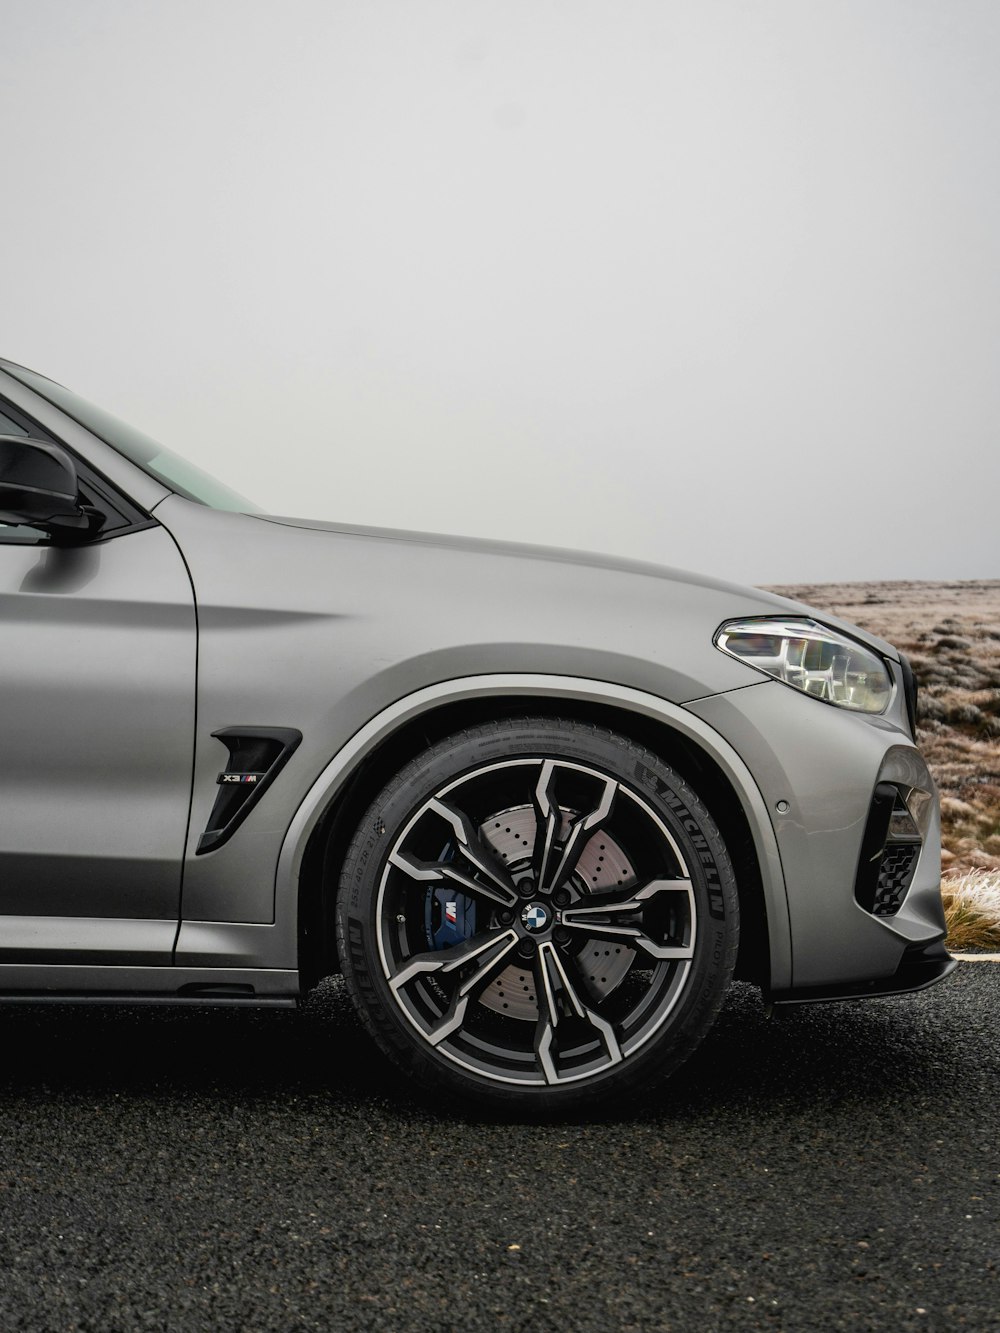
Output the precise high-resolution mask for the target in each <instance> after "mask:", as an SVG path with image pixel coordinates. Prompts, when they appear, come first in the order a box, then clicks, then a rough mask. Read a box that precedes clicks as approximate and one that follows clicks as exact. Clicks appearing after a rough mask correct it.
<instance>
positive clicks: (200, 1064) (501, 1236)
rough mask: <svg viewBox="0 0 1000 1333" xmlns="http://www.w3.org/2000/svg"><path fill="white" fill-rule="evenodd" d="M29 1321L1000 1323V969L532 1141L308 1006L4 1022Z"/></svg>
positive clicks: (2, 1098) (6, 1093)
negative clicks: (402, 1079) (639, 1108)
mask: <svg viewBox="0 0 1000 1333" xmlns="http://www.w3.org/2000/svg"><path fill="white" fill-rule="evenodd" d="M0 1023H2V1032H3V1044H2V1050H3V1060H2V1072H0V1154H2V1155H0V1329H3V1330H4V1333H7V1331H8V1330H13V1329H47V1330H48V1329H52V1330H56V1329H93V1330H101V1333H106V1331H107V1330H116V1329H123V1330H124V1329H128V1330H132V1329H146V1328H149V1329H188V1328H192V1329H212V1330H223V1329H281V1330H285V1329H297V1328H322V1329H337V1330H341V1329H343V1330H351V1329H362V1328H377V1329H379V1330H382V1329H441V1328H444V1329H449V1328H454V1329H466V1328H469V1329H472V1328H483V1329H486V1328H497V1329H510V1330H525V1331H527V1330H529V1329H530V1330H551V1329H558V1330H564V1329H565V1330H591V1329H593V1330H614V1329H641V1330H655V1329H683V1330H687V1329H692V1330H693V1329H697V1330H711V1329H718V1328H740V1329H751V1328H758V1327H760V1328H768V1329H771V1328H774V1329H785V1330H802V1329H826V1328H831V1329H838V1328H845V1329H851V1330H858V1329H873V1328H875V1329H881V1328H884V1329H893V1330H897V1329H920V1330H927V1329H942V1330H943V1329H946V1328H947V1329H952V1328H955V1327H967V1328H970V1329H977V1330H984V1329H991V1328H1000V1282H998V1274H1000V1145H998V1137H1000V1134H998V1131H1000V1112H998V1100H1000V1077H998V1076H1000V1055H998V1036H997V1034H998V1031H1000V966H997V965H993V964H987V963H974V964H966V965H964V966H962V967H960V969H959V971H958V973H957V974H956V975H955V976H954V977H952V978H950V979H949V980H947V981H946V982H944V983H943V984H942V985H941V986H939V987H938V988H937V989H936V990H932V991H929V992H926V993H925V994H922V995H918V996H912V997H907V998H905V999H899V1000H881V1001H869V1002H867V1003H865V1004H857V1005H827V1006H822V1007H817V1008H802V1009H798V1010H795V1011H793V1012H791V1013H789V1014H787V1015H785V1016H783V1017H781V1018H779V1019H775V1020H772V1021H768V1020H767V1019H766V1018H765V1016H764V1014H763V1011H762V1009H761V1006H760V1003H759V1000H758V998H757V996H756V993H755V992H753V991H751V990H749V989H748V988H745V987H740V988H738V989H737V990H735V991H734V992H733V995H732V997H731V1000H730V1002H729V1003H728V1004H727V1007H726V1009H725V1011H724V1013H723V1016H722V1018H721V1020H720V1023H719V1025H718V1027H717V1028H716V1030H715V1031H714V1033H713V1034H712V1036H711V1037H710V1038H709V1040H708V1041H707V1042H706V1043H705V1045H704V1046H703V1047H702V1048H701V1050H700V1051H699V1053H698V1055H697V1056H696V1057H695V1058H694V1060H693V1061H692V1062H691V1063H690V1064H689V1065H688V1066H687V1067H686V1069H685V1070H684V1071H683V1072H682V1074H681V1075H679V1076H678V1077H677V1078H675V1080H674V1082H673V1084H672V1085H671V1087H670V1090H669V1091H668V1092H667V1093H666V1094H664V1095H663V1096H662V1098H661V1100H660V1102H659V1104H658V1105H657V1107H656V1109H655V1110H653V1111H650V1110H647V1111H644V1112H642V1113H640V1114H639V1115H638V1117H637V1118H632V1119H628V1118H621V1119H619V1120H617V1121H613V1120H609V1119H606V1120H604V1121H602V1122H601V1123H576V1124H558V1125H551V1124H550V1125H545V1126H541V1127H532V1126H529V1125H523V1124H498V1123H489V1122H486V1121H483V1120H481V1119H472V1118H470V1117H468V1116H461V1115H459V1116H455V1115H454V1113H453V1112H452V1111H450V1109H449V1108H448V1107H447V1106H432V1105H429V1104H428V1103H427V1102H426V1101H420V1100H418V1099H415V1098H414V1097H412V1096H411V1095H409V1094H408V1093H407V1092H406V1091H405V1090H401V1089H400V1088H399V1087H398V1086H397V1084H396V1081H395V1078H394V1076H393V1074H392V1073H391V1072H390V1071H389V1070H388V1069H387V1067H386V1066H385V1065H384V1064H383V1063H382V1061H381V1059H380V1058H379V1057H378V1056H376V1055H375V1054H374V1053H373V1051H372V1049H371V1047H370V1046H369V1044H368V1041H367V1039H366V1038H365V1037H364V1035H363V1034H362V1032H361V1031H360V1029H359V1027H358V1026H357V1024H356V1022H355V1021H354V1018H353V1016H352V1015H351V1013H350V1011H349V1009H348V1007H347V1002H346V999H345V997H344V996H343V995H342V994H341V993H340V992H339V991H338V990H337V989H336V988H334V987H328V988H327V989H326V991H325V992H324V993H322V994H321V995H320V996H318V997H317V998H315V999H314V1000H313V1001H312V1002H311V1004H310V1006H309V1007H308V1009H307V1010H306V1011H305V1012H304V1013H301V1014H295V1013H291V1012H275V1013H259V1014H252V1013H247V1012H240V1013H234V1012H227V1011H219V1010H214V1011H206V1010H198V1011H194V1010H185V1011H177V1010H174V1011H168V1010H162V1011H155V1010H138V1009H132V1010H114V1009H104V1010H97V1009H86V1010H84V1009H77V1010H57V1009H52V1008H43V1007H31V1008H17V1009H7V1010H0Z"/></svg>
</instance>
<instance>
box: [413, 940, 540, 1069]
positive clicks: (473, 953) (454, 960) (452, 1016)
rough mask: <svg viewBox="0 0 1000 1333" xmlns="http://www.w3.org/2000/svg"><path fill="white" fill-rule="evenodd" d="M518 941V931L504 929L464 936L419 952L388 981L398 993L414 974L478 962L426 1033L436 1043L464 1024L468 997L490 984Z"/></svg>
mask: <svg viewBox="0 0 1000 1333" xmlns="http://www.w3.org/2000/svg"><path fill="white" fill-rule="evenodd" d="M517 942H518V936H517V932H516V931H513V930H505V931H502V932H500V933H499V934H490V935H488V936H487V937H486V938H485V939H471V940H463V941H462V943H461V944H454V945H452V946H451V948H450V949H434V950H432V951H431V952H430V953H421V954H417V955H416V957H414V958H411V959H410V961H409V962H408V963H407V965H406V966H405V967H404V968H402V969H401V970H400V971H399V972H397V973H396V975H395V976H394V977H392V978H391V980H390V981H389V985H390V986H391V988H392V990H393V991H394V992H396V993H398V992H399V991H400V989H401V988H402V987H403V986H406V985H407V984H408V983H409V982H411V981H413V979H414V978H415V977H418V976H424V975H426V974H427V973H433V974H438V975H440V974H443V973H448V972H454V971H456V970H457V969H458V968H461V967H465V966H467V965H468V964H470V963H477V962H478V966H477V967H476V969H475V971H474V972H472V973H470V975H469V976H467V977H465V978H464V980H462V981H461V982H460V983H459V985H458V986H457V987H456V990H455V993H454V995H453V996H452V998H451V1003H450V1004H449V1006H448V1009H447V1011H446V1012H445V1014H444V1015H443V1017H442V1018H441V1019H440V1020H439V1021H438V1022H437V1023H435V1024H434V1026H433V1027H432V1028H431V1029H430V1031H429V1032H427V1033H425V1035H426V1037H427V1040H428V1041H429V1042H430V1043H431V1045H432V1046H437V1045H439V1044H440V1043H441V1042H442V1041H444V1039H445V1038H446V1037H449V1036H450V1035H451V1034H452V1033H453V1032H454V1031H455V1030H456V1029H457V1028H459V1027H461V1026H462V1022H463V1020H464V1018H465V1011H466V1009H467V1008H468V1006H469V1001H470V1000H472V999H474V997H475V995H476V993H477V992H478V991H479V990H481V989H482V988H483V987H484V986H486V985H488V984H489V982H490V981H491V980H492V979H493V977H495V976H496V974H497V973H498V972H499V971H500V970H501V969H502V968H503V967H504V966H506V963H507V959H508V956H509V955H510V953H511V952H512V951H513V950H514V948H515V947H516V946H517Z"/></svg>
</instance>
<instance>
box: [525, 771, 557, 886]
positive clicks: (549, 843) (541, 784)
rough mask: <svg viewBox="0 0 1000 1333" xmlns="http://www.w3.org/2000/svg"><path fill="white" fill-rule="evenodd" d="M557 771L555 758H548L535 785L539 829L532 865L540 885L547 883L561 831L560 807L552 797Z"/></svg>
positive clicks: (536, 881)
mask: <svg viewBox="0 0 1000 1333" xmlns="http://www.w3.org/2000/svg"><path fill="white" fill-rule="evenodd" d="M555 771H556V765H555V762H554V760H552V759H546V760H545V761H544V762H543V764H542V769H541V772H540V773H539V775H538V783H537V785H536V787H535V816H536V820H537V831H536V833H535V850H534V855H533V856H532V865H533V867H534V872H535V883H536V884H539V885H540V884H544V883H545V877H546V875H547V873H548V869H549V858H550V857H551V855H552V849H553V847H554V846H555V840H556V834H557V833H558V832H559V824H560V820H561V815H560V812H559V807H558V806H557V805H556V803H555V801H553V799H552V784H553V779H554V777H555Z"/></svg>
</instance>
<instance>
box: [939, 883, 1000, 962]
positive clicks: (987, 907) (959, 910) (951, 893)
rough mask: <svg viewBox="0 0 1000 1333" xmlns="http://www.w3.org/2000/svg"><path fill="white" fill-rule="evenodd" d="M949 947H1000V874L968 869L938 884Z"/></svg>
mask: <svg viewBox="0 0 1000 1333" xmlns="http://www.w3.org/2000/svg"><path fill="white" fill-rule="evenodd" d="M941 897H942V899H943V900H944V914H945V917H946V919H947V921H948V947H949V948H951V949H1000V875H997V874H994V873H993V872H992V871H989V870H967V871H966V872H965V874H964V875H959V876H957V877H952V876H950V875H949V876H948V877H947V878H946V879H945V880H943V881H942V884H941Z"/></svg>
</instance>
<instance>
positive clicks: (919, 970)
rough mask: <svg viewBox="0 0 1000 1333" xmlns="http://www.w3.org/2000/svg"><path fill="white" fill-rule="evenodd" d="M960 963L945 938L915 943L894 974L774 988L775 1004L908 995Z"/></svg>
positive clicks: (773, 998)
mask: <svg viewBox="0 0 1000 1333" xmlns="http://www.w3.org/2000/svg"><path fill="white" fill-rule="evenodd" d="M957 966H958V964H957V963H956V961H955V959H954V958H952V956H951V954H950V953H949V952H948V950H947V949H946V948H945V946H944V942H943V940H935V941H934V943H933V944H918V945H911V947H910V948H909V949H907V950H906V952H905V953H904V954H903V960H902V962H901V963H900V965H899V967H898V968H897V969H896V971H895V972H894V973H893V974H892V976H890V977H880V978H879V979H878V980H877V981H854V982H849V983H848V984H847V985H844V986H810V987H807V988H805V989H803V990H789V991H774V992H773V993H772V994H771V995H770V997H769V999H770V1002H771V1004H774V1005H779V1004H821V1003H823V1002H824V1001H829V1000H866V999H869V998H871V997H872V996H878V995H908V994H909V993H910V992H911V991H917V990H926V989H927V987H928V986H933V985H935V984H936V983H937V982H939V981H942V980H943V979H944V978H945V977H946V976H948V974H949V973H950V972H954V970H955V968H956V967H957Z"/></svg>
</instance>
